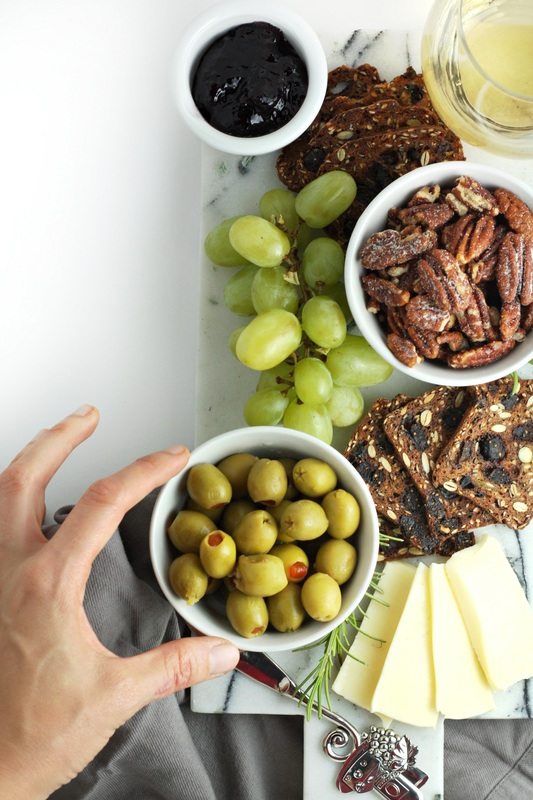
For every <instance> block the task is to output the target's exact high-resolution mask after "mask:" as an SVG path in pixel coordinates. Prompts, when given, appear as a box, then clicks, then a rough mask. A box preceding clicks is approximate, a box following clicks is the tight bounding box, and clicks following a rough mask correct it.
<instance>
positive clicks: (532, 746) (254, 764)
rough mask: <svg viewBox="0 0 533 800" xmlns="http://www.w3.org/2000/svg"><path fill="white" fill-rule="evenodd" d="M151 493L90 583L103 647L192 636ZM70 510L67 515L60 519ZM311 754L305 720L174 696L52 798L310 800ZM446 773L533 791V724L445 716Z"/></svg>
mask: <svg viewBox="0 0 533 800" xmlns="http://www.w3.org/2000/svg"><path fill="white" fill-rule="evenodd" d="M154 499H155V493H154V494H153V495H151V496H149V497H147V498H146V499H145V500H144V501H143V502H142V503H140V504H139V505H138V506H136V507H135V508H134V509H132V511H130V512H129V514H128V515H127V516H126V517H125V519H124V520H123V523H122V524H121V526H120V528H119V531H117V532H116V533H115V534H114V536H113V537H112V538H111V540H110V542H109V543H108V545H107V546H106V547H105V548H104V550H103V551H102V553H101V554H100V555H99V556H98V557H97V559H96V561H95V563H94V566H93V570H92V572H91V575H90V578H89V582H88V584H87V591H86V594H85V607H86V611H87V615H88V617H89V619H90V621H91V623H92V625H93V627H94V629H95V631H96V633H97V634H98V636H99V638H100V640H101V641H102V642H103V644H105V645H106V647H108V648H109V649H110V650H112V651H113V652H115V653H117V654H119V655H124V656H129V655H134V654H135V653H138V652H142V651H144V650H146V649H148V648H151V647H155V646H156V645H158V644H160V643H162V642H165V641H168V640H169V639H175V638H178V637H179V636H180V635H182V633H183V631H180V626H179V621H178V619H177V617H176V615H175V613H174V612H173V610H172V609H171V608H170V606H169V605H168V603H167V602H166V600H165V599H164V598H163V596H162V595H161V593H160V592H159V589H158V587H157V583H156V580H155V577H154V575H153V572H152V568H151V564H150V559H149V554H148V541H147V539H148V523H149V519H150V514H151V510H152V506H153V502H154ZM66 513H68V508H67V509H62V510H61V511H60V512H58V514H57V515H56V520H57V522H58V523H60V522H61V521H62V519H64V516H65V514H66ZM56 527H57V526H56ZM45 532H46V533H47V535H52V534H53V529H49V530H47V531H45ZM182 701H184V702H182ZM302 753H303V723H302V719H301V718H300V717H294V716H283V717H279V716H273V715H272V716H270V715H269V716H259V715H257V716H254V715H238V716H237V715H222V714H194V713H192V712H191V711H190V709H189V708H188V703H187V697H183V696H178V695H175V696H173V697H170V698H166V699H163V700H159V701H157V702H155V703H152V704H151V705H150V706H148V707H147V708H144V709H143V710H142V711H140V712H139V713H138V714H136V715H135V716H134V717H133V718H132V719H131V720H129V721H128V722H127V723H126V724H125V725H123V726H122V727H121V728H120V729H119V730H118V731H116V733H115V734H114V736H113V737H112V738H111V740H110V741H109V743H108V744H107V746H106V747H105V748H104V749H103V750H102V752H101V753H99V754H98V756H96V758H95V759H94V760H93V761H92V762H91V763H90V764H89V765H88V766H87V767H86V768H85V769H84V770H83V772H82V773H81V774H80V775H78V777H77V778H75V780H73V781H72V782H71V783H69V784H68V785H67V786H64V787H63V788H62V789H59V790H58V791H57V792H54V794H53V795H51V798H52V800H126V799H127V800H215V799H216V800H302V798H303V780H302V778H303V755H302ZM444 772H445V784H444V786H445V800H527V799H528V798H533V721H531V720H501V721H497V722H492V721H490V722H489V721H476V720H469V721H465V722H447V723H446V726H445V752H444ZM427 800H433V798H427Z"/></svg>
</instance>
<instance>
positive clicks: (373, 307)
mask: <svg viewBox="0 0 533 800" xmlns="http://www.w3.org/2000/svg"><path fill="white" fill-rule="evenodd" d="M366 310H367V311H369V312H370V313H371V314H379V312H380V311H381V303H380V302H379V301H378V300H376V299H375V298H374V297H371V298H370V300H369V301H368V303H367V304H366Z"/></svg>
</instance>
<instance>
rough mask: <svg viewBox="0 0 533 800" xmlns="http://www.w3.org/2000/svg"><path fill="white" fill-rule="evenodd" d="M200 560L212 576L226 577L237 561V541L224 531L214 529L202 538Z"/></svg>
mask: <svg viewBox="0 0 533 800" xmlns="http://www.w3.org/2000/svg"><path fill="white" fill-rule="evenodd" d="M200 561H201V562H202V567H203V568H204V569H205V571H206V572H207V574H208V575H209V577H210V578H225V577H226V576H227V575H229V574H230V572H232V571H233V567H234V566H235V562H236V561H237V550H236V548H235V542H234V541H233V539H232V538H231V536H229V534H227V533H224V531H212V532H211V533H208V534H207V536H205V537H204V538H203V539H202V543H201V545H200Z"/></svg>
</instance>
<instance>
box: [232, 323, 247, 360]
mask: <svg viewBox="0 0 533 800" xmlns="http://www.w3.org/2000/svg"><path fill="white" fill-rule="evenodd" d="M245 328H246V325H241V327H240V328H235V330H234V331H232V332H231V333H230V335H229V336H228V347H229V349H230V350H231V352H232V353H233V355H234V356H235V358H237V339H238V338H239V336H240V335H241V333H242V332H243V330H244V329H245Z"/></svg>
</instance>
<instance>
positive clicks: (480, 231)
mask: <svg viewBox="0 0 533 800" xmlns="http://www.w3.org/2000/svg"><path fill="white" fill-rule="evenodd" d="M467 217H468V215H467V216H466V217H462V218H461V219H460V220H459V221H458V222H457V223H456V225H459V223H461V222H462V221H463V220H465V219H467ZM493 238H494V217H489V216H487V215H485V214H484V215H483V216H481V217H478V218H477V219H472V220H470V221H469V223H468V225H467V226H466V227H465V229H464V231H463V234H462V236H459V237H458V241H457V242H454V244H455V246H452V247H448V249H449V250H450V251H451V252H452V253H453V254H454V255H455V257H456V259H457V261H458V262H459V264H468V262H469V261H472V260H473V259H475V258H478V257H479V256H480V255H481V254H482V253H484V252H485V250H486V249H487V248H488V247H489V246H490V244H491V242H492V239H493Z"/></svg>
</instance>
